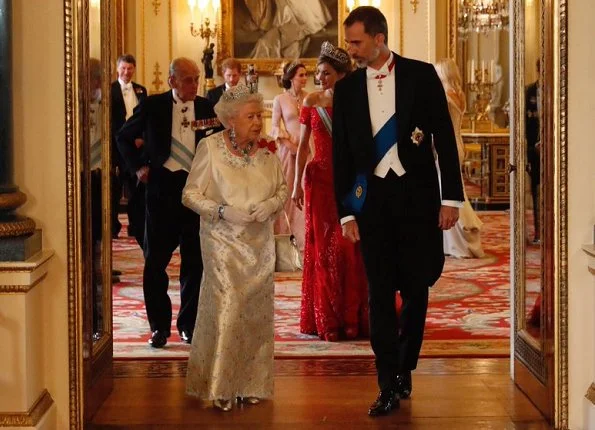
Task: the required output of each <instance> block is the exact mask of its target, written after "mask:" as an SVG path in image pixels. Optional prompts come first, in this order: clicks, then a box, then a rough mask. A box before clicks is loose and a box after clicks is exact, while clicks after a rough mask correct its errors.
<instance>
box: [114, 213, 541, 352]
mask: <svg viewBox="0 0 595 430" xmlns="http://www.w3.org/2000/svg"><path fill="white" fill-rule="evenodd" d="M479 215H480V217H481V219H482V220H483V221H484V223H485V224H484V230H483V232H482V243H483V246H484V250H485V251H486V254H487V256H486V257H485V258H482V259H453V258H448V259H447V263H446V267H445V271H444V274H443V276H442V278H441V279H440V281H439V282H438V284H437V285H435V286H434V287H433V288H432V289H431V292H430V307H429V310H428V319H427V324H426V336H425V339H426V341H425V342H424V348H423V350H422V355H423V356H426V357H427V356H459V357H461V356H507V355H508V353H509V331H510V310H509V304H510V299H509V295H510V287H509V285H510V284H509V276H510V274H509V217H508V213H506V212H480V213H479ZM122 221H123V224H125V221H126V219H125V218H124V219H123V220H122ZM536 249H537V250H538V248H536ZM532 252H533V251H532V250H530V252H529V254H530V255H529V258H530V260H531V261H530V265H529V266H530V267H529V268H528V269H529V270H528V276H529V277H530V278H535V279H537V280H538V279H539V267H538V264H537V265H536V264H534V263H535V261H533V260H538V257H537V254H536V252H537V251H535V255H533V254H532ZM113 258H114V268H116V269H119V270H121V271H122V276H121V277H120V278H121V282H119V283H118V284H116V285H114V291H113V309H114V318H113V321H114V357H116V358H153V359H154V358H157V357H163V358H173V357H180V358H183V357H186V356H187V355H188V350H189V345H186V344H183V343H181V342H180V339H179V337H178V336H177V331H176V329H175V321H174V323H173V326H172V337H171V338H170V339H169V341H168V344H167V346H166V347H165V348H164V349H162V350H156V349H153V348H150V347H149V346H148V344H147V340H148V339H149V327H148V324H147V322H146V316H145V309H144V302H143V293H142V263H143V260H142V253H141V250H140V249H139V247H138V246H137V245H136V242H135V241H134V240H133V239H131V238H127V237H126V228H125V226H124V228H123V229H122V232H121V233H120V238H119V239H117V240H115V241H114V242H113ZM537 263H538V261H537ZM535 266H537V267H535ZM178 270H179V255H178V254H177V253H176V255H174V258H173V259H172V262H171V264H170V269H169V275H170V296H171V298H172V302H173V304H174V308H175V309H174V315H175V313H176V312H177V308H178V306H179V280H178V276H177V273H178ZM300 289H301V276H300V275H299V274H291V273H289V274H283V273H279V274H277V275H276V277H275V340H276V342H275V355H276V357H324V356H371V354H372V352H371V349H370V346H369V343H368V341H367V340H365V339H360V340H354V341H340V342H335V343H329V342H324V341H321V340H319V339H318V338H317V337H315V336H308V335H302V334H300V333H299V329H298V321H299V306H300ZM533 300H534V299H533ZM527 302H528V303H529V304H530V303H532V302H531V300H530V299H529V300H527Z"/></svg>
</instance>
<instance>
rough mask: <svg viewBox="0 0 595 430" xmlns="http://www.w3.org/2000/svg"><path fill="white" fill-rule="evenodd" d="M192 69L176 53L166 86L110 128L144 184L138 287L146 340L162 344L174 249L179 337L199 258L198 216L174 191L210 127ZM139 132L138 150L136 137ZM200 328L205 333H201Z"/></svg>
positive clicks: (211, 118) (189, 329)
mask: <svg viewBox="0 0 595 430" xmlns="http://www.w3.org/2000/svg"><path fill="white" fill-rule="evenodd" d="M198 79H199V71H198V66H197V65H196V63H195V62H194V61H192V60H190V59H188V58H183V57H182V58H176V59H174V60H173V61H172V63H171V65H170V70H169V78H168V82H169V85H170V87H171V88H172V90H171V91H167V92H165V93H162V94H156V95H152V96H149V97H147V98H146V99H145V100H143V101H142V102H141V103H140V104H139V105H138V107H137V108H136V109H135V111H134V114H133V115H132V117H131V118H130V119H129V120H128V121H126V123H125V124H124V126H123V127H122V128H121V129H120V132H119V133H118V137H117V140H118V148H119V150H120V152H121V153H122V156H123V158H124V160H125V161H126V164H127V165H128V166H129V170H130V171H132V172H135V174H136V176H137V177H138V179H139V180H140V181H141V182H143V183H145V186H146V223H145V225H146V229H145V246H144V255H145V267H144V271H143V292H144V296H145V306H146V309H147V317H148V319H149V325H150V327H151V332H152V335H151V340H150V341H149V343H150V345H151V346H152V347H154V348H162V347H163V346H164V345H165V344H166V343H167V338H168V337H169V336H170V327H171V321H172V307H171V300H170V298H169V296H168V294H167V290H168V286H169V278H168V276H167V273H166V269H167V266H168V264H169V262H170V260H171V257H172V254H173V252H174V250H175V249H176V248H177V247H178V245H179V247H180V256H181V266H180V300H181V304H180V311H179V313H178V318H177V329H178V332H179V334H180V338H181V339H182V340H183V341H184V342H187V343H190V342H191V341H192V335H193V332H194V325H195V322H196V312H197V307H198V295H199V286H200V280H201V276H202V258H201V252H200V239H199V216H198V215H197V214H196V213H195V212H193V211H192V210H190V209H188V208H186V207H185V206H184V205H182V190H183V188H184V185H185V184H186V178H187V177H188V172H189V171H190V167H191V165H192V159H193V157H194V152H195V150H196V145H197V144H198V142H199V141H200V139H202V138H203V137H205V136H206V135H208V134H210V133H212V132H213V131H216V130H219V129H221V128H220V126H216V117H215V113H214V111H213V105H212V103H211V102H210V101H209V100H207V99H205V98H203V97H197V96H196V91H197V90H198ZM141 136H143V137H144V145H143V148H144V155H140V154H139V153H138V151H137V148H136V145H135V141H136V139H138V138H140V137H141ZM205 335H208V334H205Z"/></svg>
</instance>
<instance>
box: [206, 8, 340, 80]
mask: <svg viewBox="0 0 595 430" xmlns="http://www.w3.org/2000/svg"><path fill="white" fill-rule="evenodd" d="M316 2H320V3H316V4H317V5H318V6H313V5H312V4H311V3H310V2H303V4H304V5H305V6H304V8H305V9H304V11H305V15H308V16H305V17H303V18H304V19H308V18H310V19H320V18H313V17H314V16H315V15H319V14H314V13H313V11H312V9H313V7H314V8H315V7H320V8H321V9H327V10H328V12H329V16H328V17H330V18H331V20H330V21H328V22H327V24H326V25H325V26H324V28H323V29H322V30H320V31H318V32H316V33H313V34H310V35H308V36H306V37H305V38H304V39H306V38H308V39H309V40H308V45H307V47H304V46H303V45H302V52H304V53H305V55H303V56H302V55H300V56H299V60H300V61H301V62H302V63H304V65H305V66H306V69H307V70H308V71H309V72H313V71H314V70H315V69H316V59H317V57H318V52H319V51H320V45H321V44H322V42H323V41H324V40H328V41H329V42H331V43H333V44H334V45H339V46H341V45H342V44H343V26H342V25H341V23H342V22H343V20H344V19H345V17H346V16H347V15H346V12H347V9H346V6H345V0H316ZM274 3H275V2H274V0H269V1H268V2H267V1H265V2H264V3H263V1H262V0H260V1H258V0H222V2H221V30H220V31H219V40H218V50H217V66H218V68H219V73H221V71H220V65H221V61H223V60H224V59H226V58H229V57H233V58H236V59H237V60H238V61H239V62H240V63H241V64H242V69H243V70H246V69H247V67H248V64H254V66H255V68H256V71H257V72H258V73H259V74H263V75H272V74H274V73H275V72H276V71H277V70H278V69H279V66H280V65H281V64H282V63H283V62H285V61H290V60H295V59H296V56H295V55H293V56H282V55H275V56H267V57H263V56H261V57H253V56H252V55H251V53H252V52H254V51H262V49H256V45H257V43H259V42H260V43H261V45H260V46H263V44H264V43H263V42H262V41H263V40H265V39H264V38H263V36H265V35H268V36H270V37H271V38H272V39H274V38H279V42H280V40H281V38H282V37H283V35H282V33H283V31H282V30H279V27H275V26H274V13H275V10H274V8H273V4H274ZM250 6H252V8H250ZM286 7H289V6H286ZM267 8H269V9H268V11H267ZM271 8H272V9H271ZM291 13H293V14H294V16H295V15H296V14H297V13H299V11H291ZM255 15H257V16H258V17H259V18H261V19H259V23H256V22H255V19H254V16H255ZM328 17H327V19H328ZM300 18H302V17H301V16H300V17H298V18H296V20H299V19H300ZM290 25H292V24H290ZM293 25H294V28H295V25H296V24H295V23H294V24H293ZM297 25H299V28H304V27H307V24H303V23H301V22H299V23H297ZM258 26H260V27H261V28H260V29H259V28H258ZM311 27H312V28H318V27H320V22H318V23H313V24H312V25H311ZM271 30H273V32H271ZM288 34H289V32H288ZM268 36H267V38H268ZM325 36H328V37H325ZM259 39H261V40H260V41H259ZM304 39H301V41H300V42H301V43H304ZM295 42H296V43H297V42H298V41H295ZM293 48H295V46H293ZM295 50H296V49H286V51H290V52H291V51H295ZM271 51H273V52H274V51H276V49H273V48H272V47H271Z"/></svg>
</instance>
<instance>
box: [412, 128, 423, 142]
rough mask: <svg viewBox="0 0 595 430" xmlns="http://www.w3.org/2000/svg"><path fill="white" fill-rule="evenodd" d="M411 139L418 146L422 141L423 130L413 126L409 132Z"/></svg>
mask: <svg viewBox="0 0 595 430" xmlns="http://www.w3.org/2000/svg"><path fill="white" fill-rule="evenodd" d="M411 141H412V142H413V143H415V144H416V145H417V146H419V145H420V144H421V143H422V142H423V141H424V132H423V131H421V130H420V129H419V128H417V127H415V130H413V133H411Z"/></svg>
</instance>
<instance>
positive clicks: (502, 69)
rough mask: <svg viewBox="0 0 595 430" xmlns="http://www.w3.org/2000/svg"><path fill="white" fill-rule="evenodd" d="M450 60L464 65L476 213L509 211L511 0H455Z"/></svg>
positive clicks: (470, 187)
mask: <svg viewBox="0 0 595 430" xmlns="http://www.w3.org/2000/svg"><path fill="white" fill-rule="evenodd" d="M448 6H449V13H448V17H449V26H448V27H449V43H448V56H449V57H450V58H453V59H454V60H455V61H456V63H457V65H458V66H459V72H460V75H461V80H462V87H463V91H464V92H465V95H466V98H467V100H466V104H467V109H466V114H465V117H464V120H463V124H462V128H463V129H462V136H463V141H464V143H465V159H464V162H463V177H464V180H465V191H466V192H467V196H468V197H469V201H470V202H471V204H472V205H473V206H474V207H475V208H476V209H506V208H508V206H509V201H510V192H509V175H508V159H509V147H510V145H509V135H510V133H509V125H510V94H511V91H510V89H511V87H510V79H509V76H510V54H509V53H510V47H509V46H510V30H509V21H510V17H509V10H508V0H494V1H491V2H482V1H475V0H449V5H448Z"/></svg>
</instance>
